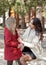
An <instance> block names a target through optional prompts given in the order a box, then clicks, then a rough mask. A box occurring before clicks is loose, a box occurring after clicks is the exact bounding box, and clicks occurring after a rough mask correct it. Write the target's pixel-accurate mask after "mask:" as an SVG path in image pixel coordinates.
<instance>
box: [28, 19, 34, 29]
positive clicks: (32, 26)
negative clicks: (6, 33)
mask: <svg viewBox="0 0 46 65" xmlns="http://www.w3.org/2000/svg"><path fill="white" fill-rule="evenodd" d="M29 26H30V27H31V29H35V26H34V25H33V20H31V22H30V23H29Z"/></svg>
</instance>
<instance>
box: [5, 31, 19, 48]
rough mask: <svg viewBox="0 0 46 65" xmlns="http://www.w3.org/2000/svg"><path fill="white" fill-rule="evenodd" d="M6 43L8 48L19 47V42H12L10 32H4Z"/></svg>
mask: <svg viewBox="0 0 46 65" xmlns="http://www.w3.org/2000/svg"><path fill="white" fill-rule="evenodd" d="M4 41H5V45H7V46H11V47H17V46H18V42H17V41H12V39H11V33H10V32H9V31H8V30H5V31H4Z"/></svg>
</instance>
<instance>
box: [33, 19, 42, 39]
mask: <svg viewBox="0 0 46 65" xmlns="http://www.w3.org/2000/svg"><path fill="white" fill-rule="evenodd" d="M33 25H34V26H35V30H36V32H37V33H40V39H42V33H43V30H42V25H41V21H40V20H39V19H38V18H33Z"/></svg>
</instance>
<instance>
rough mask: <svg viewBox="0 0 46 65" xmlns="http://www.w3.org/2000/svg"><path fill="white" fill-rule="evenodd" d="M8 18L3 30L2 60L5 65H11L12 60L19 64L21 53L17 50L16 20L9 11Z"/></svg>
mask: <svg viewBox="0 0 46 65" xmlns="http://www.w3.org/2000/svg"><path fill="white" fill-rule="evenodd" d="M9 16H10V17H9V18H8V19H7V20H6V22H5V28H4V59H5V60H7V65H12V64H13V61H14V60H17V61H18V62H19V65H21V64H20V61H19V60H20V57H21V56H22V52H21V50H20V48H19V46H20V43H19V42H18V40H17V39H18V37H19V36H18V33H17V29H16V20H15V18H14V10H13V9H12V10H11V9H10V11H9Z"/></svg>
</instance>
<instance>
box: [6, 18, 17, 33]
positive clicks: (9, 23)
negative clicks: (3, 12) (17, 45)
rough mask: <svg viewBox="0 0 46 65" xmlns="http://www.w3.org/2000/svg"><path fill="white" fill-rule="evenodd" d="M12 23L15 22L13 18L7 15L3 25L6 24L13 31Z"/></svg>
mask: <svg viewBox="0 0 46 65" xmlns="http://www.w3.org/2000/svg"><path fill="white" fill-rule="evenodd" d="M14 23H15V24H16V20H15V18H11V17H9V18H8V19H7V20H6V21H5V26H6V27H7V28H8V29H9V30H10V31H11V32H12V33H14V31H13V26H14Z"/></svg>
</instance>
